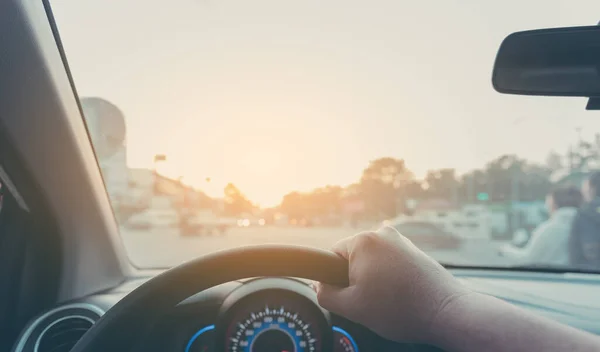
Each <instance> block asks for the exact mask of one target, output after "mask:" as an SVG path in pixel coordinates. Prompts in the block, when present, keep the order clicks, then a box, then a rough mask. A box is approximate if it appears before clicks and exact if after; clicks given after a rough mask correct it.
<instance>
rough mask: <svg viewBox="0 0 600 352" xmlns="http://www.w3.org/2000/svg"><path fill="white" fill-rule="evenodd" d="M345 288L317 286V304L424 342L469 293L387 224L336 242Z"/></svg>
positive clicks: (393, 335) (389, 334)
mask: <svg viewBox="0 0 600 352" xmlns="http://www.w3.org/2000/svg"><path fill="white" fill-rule="evenodd" d="M333 251H334V252H335V253H337V254H339V255H341V256H342V257H344V258H346V259H347V260H348V262H349V276H350V277H349V282H350V285H349V287H346V288H339V287H334V286H329V285H325V284H320V283H318V284H316V285H315V289H316V291H317V297H318V300H319V304H320V305H321V306H322V307H323V308H325V309H328V310H329V311H331V312H333V313H336V314H339V315H341V316H344V317H346V318H348V319H350V320H352V321H355V322H357V323H359V324H362V325H364V326H366V327H368V328H369V329H371V330H373V331H374V332H376V333H377V334H379V335H380V336H382V337H384V338H387V339H389V340H393V341H415V342H428V341H429V340H430V339H431V337H432V336H433V335H434V333H435V332H434V331H433V330H434V329H435V320H436V318H437V317H438V316H439V315H440V313H442V312H443V311H445V310H446V309H447V308H448V307H449V306H450V305H451V304H452V302H453V301H454V300H455V299H456V298H458V297H460V296H463V295H465V294H468V293H470V291H469V290H468V289H467V288H466V287H464V286H463V285H462V284H461V283H460V282H458V280H456V279H455V278H454V277H453V276H452V274H450V273H449V272H448V271H447V270H446V269H444V268H443V267H442V266H441V265H440V264H439V263H437V262H436V261H435V260H433V259H432V258H431V257H429V256H427V255H426V254H425V253H424V252H422V251H421V250H420V249H418V248H417V247H416V246H415V245H414V244H413V243H412V242H410V241H409V240H408V239H407V238H405V237H404V236H402V235H400V234H399V233H398V231H396V230H395V229H394V228H391V227H384V228H382V229H380V230H379V231H377V232H366V233H361V234H358V235H355V236H353V237H350V238H347V239H344V240H342V241H340V242H338V243H337V244H336V245H335V246H334V248H333Z"/></svg>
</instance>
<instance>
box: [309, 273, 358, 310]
mask: <svg viewBox="0 0 600 352" xmlns="http://www.w3.org/2000/svg"><path fill="white" fill-rule="evenodd" d="M315 289H316V291H317V300H318V302H319V305H320V306H321V307H323V308H325V309H327V310H328V311H330V312H333V313H336V314H339V315H343V316H346V317H348V318H350V317H351V316H352V312H351V311H350V310H351V309H352V307H354V306H355V305H354V304H352V293H353V291H354V287H346V288H341V287H337V286H332V285H327V284H323V283H319V282H317V283H315Z"/></svg>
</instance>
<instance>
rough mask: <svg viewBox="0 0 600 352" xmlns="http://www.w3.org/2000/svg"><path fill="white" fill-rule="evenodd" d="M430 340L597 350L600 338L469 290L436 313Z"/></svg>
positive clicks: (448, 344)
mask: <svg viewBox="0 0 600 352" xmlns="http://www.w3.org/2000/svg"><path fill="white" fill-rule="evenodd" d="M431 340H432V341H431V342H432V343H433V344H435V345H437V346H438V347H440V348H442V349H444V350H446V351H449V352H471V351H473V352H479V351H489V352H500V351H511V352H520V351H523V352H526V351H527V352H529V351H546V352H553V351H556V352H564V351H572V352H587V351H590V352H591V351H600V338H598V337H597V336H595V335H592V334H589V333H587V332H583V331H580V330H577V329H574V328H571V327H569V326H566V325H562V324H560V323H557V322H555V321H552V320H549V319H546V318H544V317H541V316H536V315H534V314H532V313H529V312H527V311H525V310H523V309H521V308H518V307H516V306H513V305H511V304H508V303H506V302H504V301H501V300H499V299H496V298H494V297H490V296H486V295H482V294H477V293H473V294H469V295H465V296H461V297H459V298H457V299H456V300H455V301H454V302H452V303H449V304H448V305H447V306H446V307H445V309H444V310H443V311H442V312H440V314H439V315H438V317H437V319H436V321H435V323H434V326H433V336H432V338H431Z"/></svg>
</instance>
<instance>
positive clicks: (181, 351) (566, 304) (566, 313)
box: [13, 270, 600, 352]
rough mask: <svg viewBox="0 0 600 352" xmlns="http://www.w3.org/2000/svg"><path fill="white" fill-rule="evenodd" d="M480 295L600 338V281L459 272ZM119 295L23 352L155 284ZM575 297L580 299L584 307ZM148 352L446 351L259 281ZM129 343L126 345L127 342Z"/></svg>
mask: <svg viewBox="0 0 600 352" xmlns="http://www.w3.org/2000/svg"><path fill="white" fill-rule="evenodd" d="M453 273H454V275H455V276H457V277H458V278H459V279H460V280H462V281H463V282H464V283H465V284H466V285H468V286H470V287H471V288H472V289H474V290H476V291H479V292H482V293H486V294H490V295H494V296H496V297H498V298H501V299H504V300H506V301H509V302H511V303H513V304H516V305H518V306H521V307H522V308H525V309H528V310H531V311H534V312H536V313H538V314H542V315H546V316H547V317H549V318H551V319H555V320H558V321H561V322H563V323H565V324H568V325H571V326H574V327H576V328H580V329H584V330H587V331H590V332H592V333H595V334H600V325H599V324H598V321H600V303H598V300H597V297H598V295H600V278H598V276H597V275H570V274H550V273H523V272H522V273H518V272H517V273H515V272H506V271H503V272H493V271H487V270H480V271H474V270H453ZM150 276H151V274H150V275H149V276H148V277H140V278H134V279H132V280H130V281H128V282H126V283H124V284H123V285H122V286H120V287H118V288H115V289H114V290H112V291H109V292H104V293H102V294H97V295H93V296H90V297H86V298H84V299H82V300H79V301H77V302H67V303H65V304H62V305H59V306H58V307H55V308H54V309H51V310H49V311H47V312H44V313H43V314H41V315H39V316H38V317H36V318H35V319H33V320H32V321H31V322H30V324H29V325H28V326H27V328H26V329H25V330H24V331H23V333H22V335H21V337H20V338H19V341H18V342H17V344H16V345H15V348H14V349H13V350H14V351H16V352H30V351H33V352H50V351H52V352H61V351H64V352H67V351H69V350H70V348H71V347H72V346H73V345H74V344H75V343H76V342H77V341H78V339H79V338H80V337H81V336H82V335H83V334H84V333H85V332H86V331H87V330H88V329H89V328H90V327H91V326H92V325H93V323H94V322H95V321H97V320H98V319H99V318H100V317H101V316H102V314H103V313H104V312H106V311H107V310H108V309H110V307H111V306H112V305H114V304H115V303H116V302H118V301H119V300H120V299H121V298H122V297H124V296H125V295H127V294H128V293H129V292H131V291H132V290H133V289H135V288H136V287H137V286H139V285H140V284H142V283H144V282H145V281H146V280H147V279H148V278H149V277H150ZM572 297H578V299H577V301H574V300H572V299H571V298H572ZM150 326H151V327H150V329H149V331H147V332H146V333H145V335H144V336H143V337H142V338H140V339H139V343H138V346H137V348H136V350H140V351H177V352H211V351H232V352H245V351H251V352H254V351H261V352H271V351H272V352H292V351H295V352H320V351H323V352H353V351H360V352H369V351H408V352H434V351H438V352H439V351H441V350H440V349H438V348H436V347H433V346H426V345H418V344H408V343H395V342H391V341H387V340H385V339H383V338H381V337H379V336H378V335H376V334H375V333H373V332H371V331H370V330H368V329H367V328H365V327H363V326H361V325H358V324H356V323H353V322H351V321H349V320H346V319H344V318H343V317H340V316H337V315H335V314H333V313H331V312H328V311H327V310H324V309H322V308H321V307H320V306H319V305H318V304H317V301H316V294H315V293H314V291H313V290H312V289H311V288H310V286H309V285H308V283H307V282H305V281H303V280H299V279H294V278H283V277H278V278H255V279H248V280H241V281H234V282H228V283H225V284H222V285H219V286H215V287H213V288H210V289H208V290H205V291H202V292H199V293H197V294H195V295H193V296H191V297H188V298H187V299H185V300H184V301H182V302H180V303H179V304H177V305H176V306H174V307H173V308H172V309H171V310H170V311H169V312H168V313H167V314H165V315H164V316H162V317H161V318H160V319H158V320H157V321H155V322H152V324H150ZM125 338H126V337H125Z"/></svg>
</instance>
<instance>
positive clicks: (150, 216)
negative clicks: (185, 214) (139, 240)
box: [127, 208, 179, 230]
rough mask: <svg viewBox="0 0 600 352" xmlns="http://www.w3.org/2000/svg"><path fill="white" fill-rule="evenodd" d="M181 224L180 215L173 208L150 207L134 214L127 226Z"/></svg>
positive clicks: (144, 226)
mask: <svg viewBox="0 0 600 352" xmlns="http://www.w3.org/2000/svg"><path fill="white" fill-rule="evenodd" d="M178 225H179V215H178V214H177V212H176V211H175V210H173V209H154V208H149V209H146V210H144V211H142V212H140V213H137V214H134V215H132V216H131V217H130V218H129V219H128V221H127V226H128V227H129V228H132V229H140V230H141V229H150V228H174V227H177V226H178Z"/></svg>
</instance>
